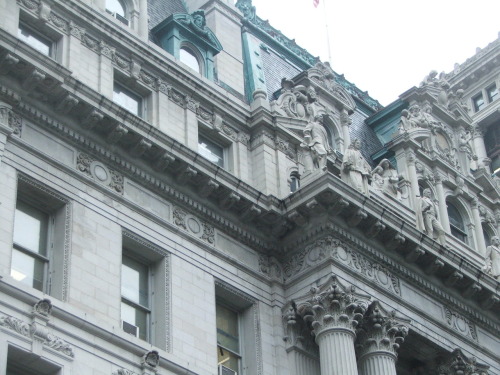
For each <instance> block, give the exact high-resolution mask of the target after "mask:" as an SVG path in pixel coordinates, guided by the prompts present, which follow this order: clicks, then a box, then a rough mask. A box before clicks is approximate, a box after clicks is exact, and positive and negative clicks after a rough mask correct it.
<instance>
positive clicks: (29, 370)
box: [6, 345, 62, 375]
mask: <svg viewBox="0 0 500 375" xmlns="http://www.w3.org/2000/svg"><path fill="white" fill-rule="evenodd" d="M6 370H7V371H6V375H60V374H61V373H62V371H61V367H60V366H58V365H57V364H55V363H53V362H51V361H48V360H46V359H44V358H43V357H41V356H39V355H36V354H34V353H30V352H25V351H24V350H21V349H19V348H17V347H15V346H13V345H9V346H8V349H7V369H6Z"/></svg>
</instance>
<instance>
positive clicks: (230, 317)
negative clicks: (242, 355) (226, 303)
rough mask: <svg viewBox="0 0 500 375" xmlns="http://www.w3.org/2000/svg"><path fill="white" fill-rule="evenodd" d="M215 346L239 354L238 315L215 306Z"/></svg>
mask: <svg viewBox="0 0 500 375" xmlns="http://www.w3.org/2000/svg"><path fill="white" fill-rule="evenodd" d="M216 316H217V344H219V345H221V346H223V347H224V348H227V349H229V350H231V351H233V352H236V353H239V351H240V345H239V333H238V313H236V312H234V311H232V310H229V309H227V308H225V307H223V306H220V305H217V306H216Z"/></svg>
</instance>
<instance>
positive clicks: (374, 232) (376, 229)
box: [366, 220, 386, 238]
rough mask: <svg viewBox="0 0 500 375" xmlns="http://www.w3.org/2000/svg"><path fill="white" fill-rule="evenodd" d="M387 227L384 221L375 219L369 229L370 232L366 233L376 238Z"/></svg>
mask: <svg viewBox="0 0 500 375" xmlns="http://www.w3.org/2000/svg"><path fill="white" fill-rule="evenodd" d="M385 228H386V225H385V224H384V223H382V222H381V221H380V220H377V221H375V222H374V223H373V224H372V225H371V226H370V229H368V232H367V233H366V236H367V237H368V238H375V237H377V236H378V235H379V234H380V232H382V231H383V230H384V229H385Z"/></svg>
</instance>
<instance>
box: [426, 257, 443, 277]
mask: <svg viewBox="0 0 500 375" xmlns="http://www.w3.org/2000/svg"><path fill="white" fill-rule="evenodd" d="M443 266H444V263H443V262H442V261H441V260H439V259H437V258H436V259H434V260H433V261H432V262H431V263H430V264H429V265H428V266H427V267H426V268H425V273H426V274H428V275H432V274H434V273H436V272H437V271H439V270H440V269H441V268H442V267H443Z"/></svg>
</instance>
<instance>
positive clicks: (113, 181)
mask: <svg viewBox="0 0 500 375" xmlns="http://www.w3.org/2000/svg"><path fill="white" fill-rule="evenodd" d="M76 169H78V170H79V171H80V172H82V173H84V174H86V175H88V176H90V177H92V178H93V179H94V180H95V181H97V182H99V183H101V184H102V185H105V186H107V187H109V188H111V189H113V190H115V191H116V192H117V193H120V194H123V176H122V175H121V174H119V173H118V172H116V171H115V170H113V169H110V168H108V167H107V166H105V165H104V164H103V163H101V162H99V161H97V160H95V159H93V158H92V157H91V156H90V155H88V154H85V153H83V152H81V153H79V154H78V157H77V159H76Z"/></svg>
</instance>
